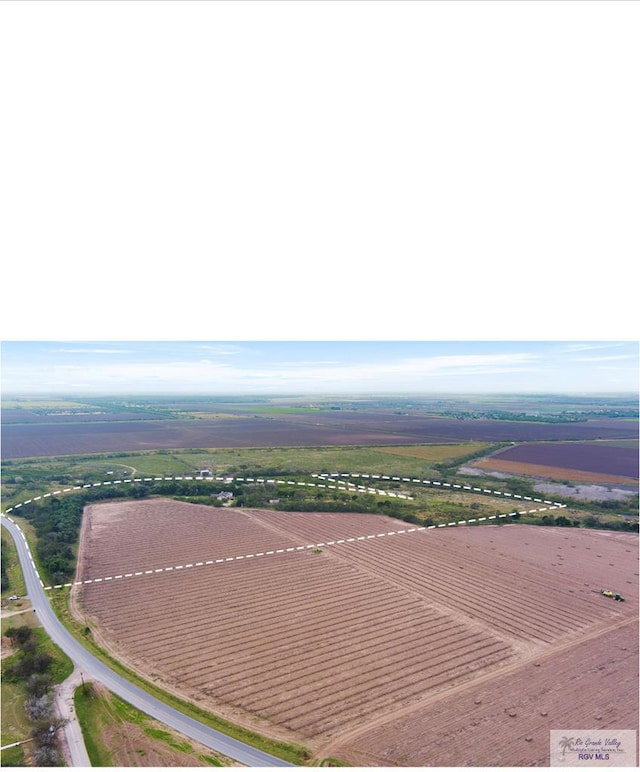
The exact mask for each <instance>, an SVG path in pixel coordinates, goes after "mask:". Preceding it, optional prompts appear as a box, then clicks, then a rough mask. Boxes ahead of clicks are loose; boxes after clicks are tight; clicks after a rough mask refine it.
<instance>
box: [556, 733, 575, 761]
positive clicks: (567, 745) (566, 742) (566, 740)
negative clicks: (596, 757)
mask: <svg viewBox="0 0 640 772" xmlns="http://www.w3.org/2000/svg"><path fill="white" fill-rule="evenodd" d="M574 739H575V738H573V737H563V738H562V740H560V743H559V745H560V747H561V748H562V758H564V755H565V753H566V752H567V749H568V750H573V749H572V748H571V744H572V743H573V741H574Z"/></svg>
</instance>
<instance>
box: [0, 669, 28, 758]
mask: <svg viewBox="0 0 640 772" xmlns="http://www.w3.org/2000/svg"><path fill="white" fill-rule="evenodd" d="M10 659H11V657H7V659H5V660H3V664H4V662H7V661H8V660H10ZM0 696H1V697H2V733H1V740H0V742H1V743H2V745H9V744H10V743H16V742H19V741H20V740H26V739H27V737H29V735H30V734H31V724H30V723H29V719H28V718H27V714H26V713H25V711H24V701H25V699H26V694H25V691H24V687H23V686H22V683H18V682H10V681H7V680H5V679H4V678H3V679H2V685H1V686H0ZM4 753H5V752H4V751H3V752H2V759H3V763H4V764H5V765H6V766H9V762H8V761H7V762H5V761H4Z"/></svg>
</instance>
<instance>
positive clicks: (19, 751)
mask: <svg viewBox="0 0 640 772" xmlns="http://www.w3.org/2000/svg"><path fill="white" fill-rule="evenodd" d="M0 766H2V767H26V766H27V763H26V759H25V756H24V747H23V746H22V745H16V746H15V747H14V748H7V749H6V750H4V751H2V753H1V754H0Z"/></svg>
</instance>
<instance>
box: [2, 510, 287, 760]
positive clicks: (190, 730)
mask: <svg viewBox="0 0 640 772" xmlns="http://www.w3.org/2000/svg"><path fill="white" fill-rule="evenodd" d="M0 521H1V522H2V525H3V526H4V527H5V528H6V529H7V530H8V531H9V533H10V534H11V535H12V536H13V539H14V541H15V543H16V547H17V549H18V557H19V559H20V564H21V566H22V571H23V574H24V578H25V583H26V586H27V594H28V596H29V599H30V600H31V604H32V606H33V610H34V611H35V612H36V613H37V615H38V618H39V619H40V622H41V623H42V626H43V627H44V629H45V630H46V631H47V633H48V635H49V636H50V638H51V640H52V641H54V643H56V644H57V645H58V646H59V647H60V648H61V649H62V650H63V651H64V652H65V653H66V654H67V655H68V656H69V657H70V658H71V659H72V660H73V662H74V663H75V665H76V667H78V668H79V669H80V670H81V671H82V673H83V674H84V675H85V676H87V677H89V678H93V679H95V680H97V681H100V683H102V684H104V685H105V686H106V687H107V688H108V689H110V690H111V691H112V692H114V693H115V694H117V695H118V696H119V697H121V698H122V699H123V700H126V701H127V702H129V703H131V705H134V706H135V707H136V708H138V709H139V710H142V711H144V712H145V713H147V714H148V715H150V716H153V718H156V719H158V720H159V721H162V722H163V723H165V724H167V726H170V727H171V728H172V729H175V730H176V731H178V732H182V734H184V735H186V736H187V737H190V738H191V739H192V740H195V741H197V742H199V743H202V744H203V745H205V746H206V747H208V748H211V749H213V750H216V751H218V752H220V753H223V754H224V755H225V756H228V757H230V758H232V759H234V760H236V761H239V762H240V763H241V764H246V765H247V766H249V767H291V766H295V765H293V764H290V763H289V762H287V761H283V760H282V759H279V758H277V757H275V756H271V755H270V754H268V753H264V752H262V751H259V750H257V749H256V748H252V747H251V746H250V745H246V744H245V743H243V742H240V741H239V740H234V739H233V738H232V737H228V736H227V735H225V734H223V733H222V732H218V731H216V730H215V729H211V728H210V727H208V726H206V725H205V724H202V723H201V722H199V721H196V720H195V719H192V718H189V717H188V716H185V715H184V714H183V713H181V712H180V711H179V710H176V709H175V708H172V707H170V706H169V705H165V703H163V702H161V701H160V700H158V699H156V698H155V697H152V696H151V695H150V694H147V693H146V692H145V691H143V690H142V689H140V688H139V687H137V686H135V685H134V684H131V683H129V681H127V680H126V679H125V678H123V677H122V676H120V675H118V674H117V673H115V672H114V671H113V670H111V669H110V668H109V667H108V666H107V665H105V664H104V663H103V662H101V661H100V660H99V659H97V658H96V657H94V656H93V654H90V653H89V652H88V651H87V650H86V649H85V648H84V647H83V646H82V645H81V644H80V643H79V642H78V641H77V640H76V639H75V638H74V637H73V636H72V635H71V634H70V633H69V632H68V631H67V629H66V628H65V627H64V626H63V624H62V623H61V622H60V620H59V619H58V617H57V616H56V615H55V614H54V612H53V610H52V609H51V606H50V605H49V599H48V598H47V595H46V593H45V591H44V590H43V589H42V584H41V582H40V578H39V576H38V573H37V571H36V568H35V565H34V563H33V559H32V557H31V553H30V551H29V548H28V545H27V542H26V539H25V537H24V534H23V532H22V530H21V529H20V528H19V527H18V526H17V525H16V524H15V523H14V522H12V521H11V520H10V519H9V518H8V517H6V516H4V515H3V516H2V517H1V518H0Z"/></svg>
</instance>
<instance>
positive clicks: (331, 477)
mask: <svg viewBox="0 0 640 772" xmlns="http://www.w3.org/2000/svg"><path fill="white" fill-rule="evenodd" d="M311 476H312V477H313V478H315V479H317V480H323V482H298V481H294V480H278V479H275V478H274V479H265V478H262V477H228V476H227V477H196V476H176V477H133V478H128V479H124V480H105V481H104V482H97V483H86V484H84V485H74V486H71V487H69V488H61V489H60V490H57V491H52V492H51V493H45V494H43V495H42V496H34V498H33V499H27V501H23V502H22V503H20V504H16V505H15V506H13V507H10V508H9V509H7V511H6V512H3V513H1V514H2V517H6V518H7V520H10V521H11V522H12V523H14V524H16V522H15V520H14V519H13V518H12V517H9V513H11V512H14V511H15V510H17V509H20V508H21V507H23V506H24V505H25V504H30V503H31V502H32V501H39V500H40V499H46V498H48V497H50V496H58V495H60V494H63V493H73V492H74V491H80V490H84V489H85V488H97V487H99V486H101V485H126V484H133V483H139V482H167V481H171V482H174V481H180V480H201V481H210V482H225V483H234V482H252V483H253V482H255V483H271V484H275V485H299V486H308V487H311V488H327V489H332V490H343V491H349V492H355V493H371V494H375V495H378V496H388V497H390V498H398V499H405V500H407V501H413V497H412V496H408V495H406V494H403V493H394V492H393V491H386V490H382V489H379V488H373V487H370V486H367V485H356V484H355V483H352V482H350V480H351V479H354V478H355V479H366V480H384V481H390V482H404V483H410V484H414V485H416V484H417V485H425V486H434V487H440V488H451V489H458V490H460V491H465V492H467V493H481V494H486V495H492V496H502V497H503V498H512V499H522V500H523V501H532V502H535V503H539V504H546V505H548V506H544V507H536V508H535V509H523V510H516V511H514V512H509V513H504V514H500V515H487V516H486V517H473V518H468V519H467V520H454V521H451V522H449V523H439V524H438V525H423V526H414V527H412V528H402V529H398V530H395V531H386V532H383V533H372V534H368V535H365V536H350V537H348V538H345V539H336V540H334V541H327V542H317V543H315V544H305V545H301V546H299V547H283V548H282V549H273V550H265V551H264V552H252V553H250V554H247V555H235V556H233V557H225V558H212V559H211V560H201V561H198V562H197V563H185V564H182V565H176V566H166V567H165V568H152V569H147V570H145V571H130V572H129V573H126V574H116V575H114V576H104V577H99V578H97V579H84V580H81V581H76V582H66V583H65V584H54V585H49V586H45V585H44V582H43V581H42V579H40V575H39V573H38V570H37V568H36V565H35V563H34V560H33V557H32V555H31V552H30V550H29V546H28V544H27V540H26V537H25V535H24V533H22V532H21V536H22V539H23V540H24V543H25V544H26V545H27V554H28V555H29V560H30V561H31V565H32V567H33V569H34V570H35V572H36V574H37V575H38V579H39V580H40V584H41V585H42V587H43V589H44V590H58V589H61V588H63V587H73V586H76V585H83V584H98V583H101V582H109V581H114V580H117V579H130V578H133V577H136V576H148V575H150V574H161V573H164V572H167V571H181V570H184V569H187V568H196V567H200V566H210V565H216V564H219V563H230V562H232V561H236V560H249V559H251V558H260V557H266V556H267V555H281V554H286V553H288V552H299V551H301V550H314V549H320V548H322V547H332V546H334V545H336V544H352V543H357V542H361V541H367V540H369V539H381V538H383V537H386V536H401V535H404V534H409V533H417V532H419V531H431V530H434V529H436V528H447V527H450V526H458V525H467V524H473V523H483V522H485V521H487V522H488V521H491V520H499V519H505V518H508V517H515V516H516V515H531V514H534V513H536V512H545V511H547V510H549V509H562V508H566V504H560V503H559V502H557V501H548V500H547V499H537V498H533V497H531V496H521V495H520V494H517V493H506V492H504V491H496V490H492V489H489V488H480V487H474V486H471V485H458V484H457V483H448V482H443V481H442V480H421V479H419V478H416V477H392V476H389V475H379V474H359V473H349V472H334V473H332V474H312V475H311ZM344 478H348V479H346V480H345V479H344ZM332 483H337V484H332Z"/></svg>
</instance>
